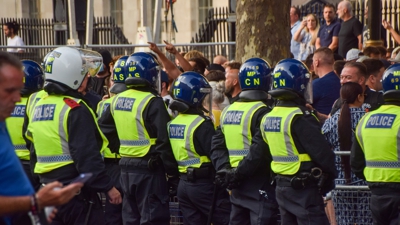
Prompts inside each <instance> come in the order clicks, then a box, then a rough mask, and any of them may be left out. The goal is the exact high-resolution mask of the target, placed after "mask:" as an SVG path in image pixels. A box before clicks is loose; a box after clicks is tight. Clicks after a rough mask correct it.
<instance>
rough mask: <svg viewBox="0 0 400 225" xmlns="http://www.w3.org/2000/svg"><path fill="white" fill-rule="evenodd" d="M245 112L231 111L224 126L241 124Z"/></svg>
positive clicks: (225, 119)
mask: <svg viewBox="0 0 400 225" xmlns="http://www.w3.org/2000/svg"><path fill="white" fill-rule="evenodd" d="M242 116H243V111H229V112H227V113H226V115H225V118H224V121H223V124H240V122H241V121H242Z"/></svg>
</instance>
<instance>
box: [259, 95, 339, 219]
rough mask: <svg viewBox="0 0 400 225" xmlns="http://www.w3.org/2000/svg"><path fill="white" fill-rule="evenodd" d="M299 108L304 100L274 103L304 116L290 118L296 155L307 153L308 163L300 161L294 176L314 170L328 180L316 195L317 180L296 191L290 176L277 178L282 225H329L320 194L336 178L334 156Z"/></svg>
mask: <svg viewBox="0 0 400 225" xmlns="http://www.w3.org/2000/svg"><path fill="white" fill-rule="evenodd" d="M303 105H305V101H304V100H303V99H300V98H298V99H295V100H292V101H278V102H277V105H276V106H280V107H299V108H300V109H301V110H302V111H303V113H304V114H303V115H297V116H295V117H294V118H293V121H292V124H291V135H292V137H293V141H294V144H295V146H296V148H297V150H298V152H299V154H308V155H309V156H310V158H311V160H312V161H307V162H302V163H301V165H300V169H299V171H298V172H297V173H296V174H295V175H294V176H298V175H299V174H300V173H303V172H305V173H310V171H311V169H312V168H314V167H318V168H320V169H321V170H322V171H323V173H326V174H327V177H328V178H327V180H326V182H325V185H324V186H323V187H322V188H321V193H320V191H319V188H318V186H317V181H310V182H308V185H305V187H304V188H303V189H300V190H296V189H294V188H293V187H292V185H291V179H292V178H293V177H294V176H286V175H277V176H276V181H277V186H276V190H275V191H276V196H277V198H276V200H277V201H278V203H279V206H280V207H279V210H280V213H281V218H282V223H284V224H318V225H322V224H329V222H328V219H327V217H326V215H325V211H324V203H323V199H322V193H324V194H326V193H327V192H329V191H330V190H331V189H333V188H334V179H335V178H336V177H337V170H336V167H335V154H334V153H333V151H330V147H329V144H328V143H327V141H326V140H325V138H324V136H323V135H321V129H320V125H319V122H318V120H317V119H316V117H315V116H313V115H312V114H311V113H310V112H309V111H308V110H307V109H306V108H305V106H303ZM257 136H259V135H257ZM259 139H260V137H257V139H255V140H259Z"/></svg>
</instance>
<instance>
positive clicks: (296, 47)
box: [289, 6, 301, 58]
mask: <svg viewBox="0 0 400 225" xmlns="http://www.w3.org/2000/svg"><path fill="white" fill-rule="evenodd" d="M289 15H290V27H291V28H290V33H291V35H292V37H291V40H290V52H291V53H292V54H293V56H294V57H295V58H297V57H299V54H300V43H299V42H297V41H295V39H294V34H295V33H296V32H297V30H299V29H300V25H301V22H300V9H299V8H297V7H295V6H292V7H291V8H290V14H289Z"/></svg>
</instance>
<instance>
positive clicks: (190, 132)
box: [168, 72, 231, 225]
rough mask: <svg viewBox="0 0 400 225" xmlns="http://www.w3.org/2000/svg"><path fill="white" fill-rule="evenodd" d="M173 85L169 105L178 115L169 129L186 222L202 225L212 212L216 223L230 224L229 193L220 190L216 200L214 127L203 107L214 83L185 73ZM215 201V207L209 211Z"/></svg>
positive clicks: (179, 196) (180, 204)
mask: <svg viewBox="0 0 400 225" xmlns="http://www.w3.org/2000/svg"><path fill="white" fill-rule="evenodd" d="M172 88H173V96H174V99H175V101H173V102H172V103H170V108H172V109H174V110H177V111H178V112H179V114H178V116H177V117H176V118H175V119H173V120H172V121H171V122H170V123H169V125H168V132H169V139H170V141H171V146H172V151H173V153H174V156H175V159H176V161H177V162H178V168H179V172H180V182H179V186H178V200H179V206H180V208H181V210H182V215H183V223H184V224H199V225H200V224H201V225H203V224H206V223H207V219H208V216H209V215H210V214H212V217H213V218H212V220H211V221H212V223H213V224H215V225H217V224H228V223H229V213H230V207H231V206H230V202H229V198H228V194H227V192H226V191H224V190H223V189H217V190H216V191H217V193H215V194H216V195H215V196H218V201H217V202H213V200H214V199H213V194H214V193H213V192H214V184H213V182H214V177H215V170H214V167H213V165H212V164H211V160H210V149H211V139H212V136H213V135H214V133H215V129H214V125H213V123H212V120H211V119H210V118H209V117H207V116H205V115H204V113H203V109H202V103H203V100H204V98H205V96H206V95H207V94H208V93H211V86H210V85H209V83H208V82H207V80H206V79H205V78H204V77H203V76H202V75H200V74H198V73H196V72H185V73H183V74H181V75H180V76H179V77H178V78H177V79H176V80H175V82H174V84H173V87H172ZM212 204H214V205H215V210H214V211H213V212H210V206H211V205H212Z"/></svg>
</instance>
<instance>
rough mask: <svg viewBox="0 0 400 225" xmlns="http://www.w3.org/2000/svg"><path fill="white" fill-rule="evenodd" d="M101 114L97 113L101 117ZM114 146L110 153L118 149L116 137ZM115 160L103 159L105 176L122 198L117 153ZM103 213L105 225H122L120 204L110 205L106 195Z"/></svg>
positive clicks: (106, 106) (118, 143) (104, 108)
mask: <svg viewBox="0 0 400 225" xmlns="http://www.w3.org/2000/svg"><path fill="white" fill-rule="evenodd" d="M109 107H110V106H109V105H105V106H104V107H103V112H104V111H105V110H106V109H107V108H109ZM103 112H98V113H99V115H97V116H101V115H102V113H103ZM113 140H115V141H114V146H113V150H111V151H112V152H118V149H119V145H120V142H119V139H118V136H117V137H116V138H114V139H113ZM114 155H115V158H110V157H106V156H105V157H104V165H105V167H106V171H107V174H108V175H109V176H110V177H111V179H112V182H113V185H114V187H115V188H116V189H117V190H118V191H119V192H120V193H121V197H122V198H123V197H124V196H123V191H122V187H121V182H120V179H121V168H120V167H119V160H120V158H119V157H117V153H115V154H114ZM104 212H105V214H106V218H105V223H106V225H118V224H122V204H119V205H115V204H111V203H110V197H109V196H108V195H106V202H105V205H104Z"/></svg>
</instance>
